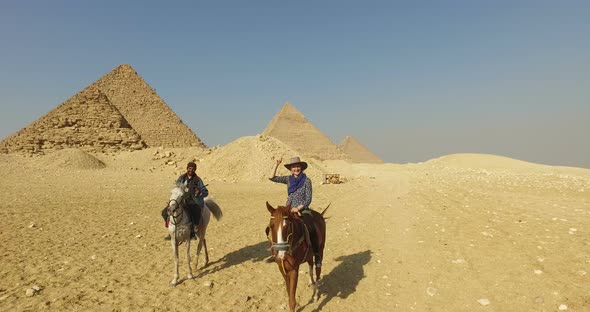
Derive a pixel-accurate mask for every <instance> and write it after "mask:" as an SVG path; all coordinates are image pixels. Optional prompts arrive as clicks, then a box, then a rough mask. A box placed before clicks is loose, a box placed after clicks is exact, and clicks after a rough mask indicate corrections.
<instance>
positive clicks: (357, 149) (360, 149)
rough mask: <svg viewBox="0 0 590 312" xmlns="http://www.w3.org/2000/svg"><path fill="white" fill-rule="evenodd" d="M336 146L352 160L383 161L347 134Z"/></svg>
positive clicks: (358, 161) (369, 162)
mask: <svg viewBox="0 0 590 312" xmlns="http://www.w3.org/2000/svg"><path fill="white" fill-rule="evenodd" d="M338 147H339V148H340V150H341V151H343V152H345V153H346V154H348V155H349V156H350V157H351V158H352V162H355V163H367V164H382V163H383V160H382V159H381V158H379V156H377V155H375V154H374V153H373V152H371V151H370V150H369V149H368V148H367V147H366V146H364V145H363V144H361V143H360V142H359V141H358V140H357V139H355V138H354V137H352V136H347V137H346V138H345V139H344V141H342V143H340V145H339V146H338Z"/></svg>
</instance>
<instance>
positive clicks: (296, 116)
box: [262, 103, 350, 160]
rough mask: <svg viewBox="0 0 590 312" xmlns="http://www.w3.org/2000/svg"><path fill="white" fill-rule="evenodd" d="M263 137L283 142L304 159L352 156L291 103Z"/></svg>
mask: <svg viewBox="0 0 590 312" xmlns="http://www.w3.org/2000/svg"><path fill="white" fill-rule="evenodd" d="M262 135H265V136H271V137H274V138H277V139H279V140H281V141H282V142H284V143H286V144H287V145H289V146H291V147H292V148H293V149H295V150H297V151H298V152H299V153H301V156H304V157H313V158H317V159H320V160H326V159H344V160H350V156H348V155H346V154H345V153H343V152H342V151H340V150H339V149H338V148H337V146H336V145H335V144H334V143H332V141H330V139H329V138H328V137H327V136H326V135H325V134H323V133H322V132H321V131H320V130H319V129H318V128H316V127H315V126H314V125H313V124H311V122H309V121H308V120H307V119H306V118H305V116H303V114H301V113H300V112H299V111H298V110H297V109H296V108H295V107H293V105H291V104H289V103H285V105H284V106H283V107H282V108H281V110H280V111H279V112H278V113H277V114H276V115H275V116H274V118H273V119H272V120H271V121H270V123H269V124H268V126H267V127H266V129H265V130H264V132H263V133H262ZM293 156H296V155H293Z"/></svg>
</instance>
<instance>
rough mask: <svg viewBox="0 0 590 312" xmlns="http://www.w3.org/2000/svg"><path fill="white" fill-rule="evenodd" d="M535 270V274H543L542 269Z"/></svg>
mask: <svg viewBox="0 0 590 312" xmlns="http://www.w3.org/2000/svg"><path fill="white" fill-rule="evenodd" d="M534 272H535V274H537V275H541V274H543V271H541V270H535V271H534Z"/></svg>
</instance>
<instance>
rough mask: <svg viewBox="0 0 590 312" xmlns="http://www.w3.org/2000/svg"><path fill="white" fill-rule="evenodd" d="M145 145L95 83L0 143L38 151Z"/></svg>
mask: <svg viewBox="0 0 590 312" xmlns="http://www.w3.org/2000/svg"><path fill="white" fill-rule="evenodd" d="M144 146H145V144H144V143H143V141H142V140H141V138H140V136H139V134H138V133H137V132H136V131H135V130H134V129H132V128H131V126H130V125H129V123H128V122H127V120H126V119H125V117H123V116H122V115H121V114H120V112H119V111H118V110H117V108H116V107H115V106H114V105H112V103H111V102H110V101H109V99H108V98H107V97H106V95H105V94H104V93H102V92H101V91H100V90H99V89H98V88H96V87H94V86H91V87H88V88H86V89H84V90H82V91H81V92H80V93H78V94H76V95H74V96H73V97H71V98H70V99H68V100H67V101H65V102H64V103H62V104H60V105H59V106H57V107H56V108H55V109H53V110H52V111H50V112H49V113H48V114H46V115H45V116H43V117H41V118H39V119H38V120H36V121H35V122H33V123H32V124H30V125H29V126H28V127H26V128H23V129H22V130H20V131H19V132H17V133H16V134H14V135H12V136H10V137H8V138H6V139H5V140H3V141H2V142H0V151H1V152H21V151H22V152H32V153H38V152H41V151H43V150H50V149H62V148H67V147H76V148H81V149H85V150H92V151H96V150H121V149H123V150H125V149H139V148H143V147H144Z"/></svg>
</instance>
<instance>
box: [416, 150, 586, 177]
mask: <svg viewBox="0 0 590 312" xmlns="http://www.w3.org/2000/svg"><path fill="white" fill-rule="evenodd" d="M424 164H426V165H431V166H434V167H445V168H455V169H474V170H495V171H504V172H510V173H520V172H525V173H532V172H537V173H542V172H545V173H555V174H569V173H572V174H581V175H588V174H590V170H588V169H584V168H575V167H564V166H549V165H542V164H536V163H531V162H526V161H522V160H518V159H513V158H509V157H504V156H498V155H490V154H471V153H460V154H451V155H445V156H441V157H439V158H435V159H431V160H428V161H426V162H425V163H424Z"/></svg>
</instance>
